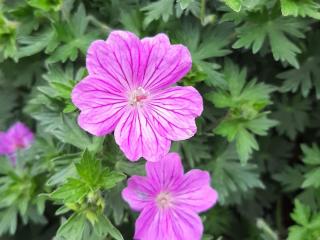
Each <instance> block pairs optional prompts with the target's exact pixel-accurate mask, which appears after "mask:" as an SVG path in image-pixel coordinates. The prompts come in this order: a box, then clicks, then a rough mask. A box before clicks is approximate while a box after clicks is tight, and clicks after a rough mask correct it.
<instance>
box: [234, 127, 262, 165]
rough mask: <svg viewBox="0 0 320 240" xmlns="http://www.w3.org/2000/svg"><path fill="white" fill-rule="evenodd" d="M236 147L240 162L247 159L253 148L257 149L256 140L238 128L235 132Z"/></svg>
mask: <svg viewBox="0 0 320 240" xmlns="http://www.w3.org/2000/svg"><path fill="white" fill-rule="evenodd" d="M236 147H237V152H238V154H239V157H240V161H241V163H242V164H245V163H246V162H247V161H248V159H249V158H250V156H251V154H252V152H253V150H259V145H258V143H257V140H256V139H255V137H254V136H253V135H252V134H250V133H249V132H248V131H247V130H245V129H239V131H238V132H237V136H236Z"/></svg>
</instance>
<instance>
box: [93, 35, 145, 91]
mask: <svg viewBox="0 0 320 240" xmlns="http://www.w3.org/2000/svg"><path fill="white" fill-rule="evenodd" d="M143 54H144V52H143V49H142V44H141V42H140V40H139V38H138V37H137V36H135V35H134V34H133V33H130V32H126V31H113V32H111V33H110V35H109V37H108V39H107V40H106V41H102V40H98V41H95V42H93V43H92V44H91V45H90V47H89V49H88V54H87V69H88V71H89V74H94V75H99V76H103V77H106V78H108V79H110V80H112V81H115V82H117V84H119V85H121V86H122V87H123V88H125V89H133V88H134V87H136V86H137V83H138V81H139V79H141V77H142V76H143V72H144V69H145V62H146V57H144V55H143Z"/></svg>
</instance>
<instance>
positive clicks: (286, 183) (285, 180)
mask: <svg viewBox="0 0 320 240" xmlns="http://www.w3.org/2000/svg"><path fill="white" fill-rule="evenodd" d="M273 178H274V179H275V180H277V181H279V182H280V184H281V185H282V187H283V189H284V191H287V192H291V191H295V190H298V189H300V187H301V185H302V182H303V180H304V177H303V168H302V166H300V165H297V166H294V167H290V166H287V167H286V168H285V169H283V170H281V171H280V172H279V173H277V174H274V175H273Z"/></svg>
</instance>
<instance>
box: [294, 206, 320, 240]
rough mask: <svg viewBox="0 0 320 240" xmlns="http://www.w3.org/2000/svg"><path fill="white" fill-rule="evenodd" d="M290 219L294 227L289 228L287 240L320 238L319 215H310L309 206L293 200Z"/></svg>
mask: <svg viewBox="0 0 320 240" xmlns="http://www.w3.org/2000/svg"><path fill="white" fill-rule="evenodd" d="M291 218H292V219H293V220H294V221H295V223H296V225H294V226H291V227H290V228H289V236H288V240H299V239H306V240H313V239H317V238H318V237H320V232H319V227H320V215H319V213H317V214H312V212H311V209H310V207H309V206H307V205H304V204H302V203H301V202H300V201H299V200H295V202H294V211H293V213H291Z"/></svg>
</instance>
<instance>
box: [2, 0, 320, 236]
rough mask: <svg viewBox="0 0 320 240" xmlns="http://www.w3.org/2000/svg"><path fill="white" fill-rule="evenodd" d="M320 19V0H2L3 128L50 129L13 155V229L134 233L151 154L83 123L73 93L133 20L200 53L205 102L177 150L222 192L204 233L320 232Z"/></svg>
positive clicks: (9, 227)
mask: <svg viewBox="0 0 320 240" xmlns="http://www.w3.org/2000/svg"><path fill="white" fill-rule="evenodd" d="M319 20H320V1H319V0H220V1H219V0H158V1H149V0H121V1H120V0H119V1H117V0H24V1H23V0H0V130H5V129H7V128H8V126H9V125H10V124H11V123H13V122H14V121H16V120H21V121H24V122H26V123H27V124H28V125H29V126H32V127H33V130H34V131H35V132H36V137H37V141H36V143H35V144H34V146H33V147H32V148H31V149H29V150H27V151H25V152H20V153H19V156H18V162H19V164H18V165H17V166H16V168H13V167H12V166H11V165H10V164H9V162H8V161H7V159H5V158H4V157H0V161H1V162H0V235H2V238H1V237H0V238H1V239H32V240H37V239H41V240H44V239H52V238H53V237H54V236H55V238H54V239H56V240H63V239H68V240H73V239H74V240H81V239H83V240H88V239H89V240H90V239H92V240H100V239H101V240H102V239H117V240H120V239H132V235H133V228H134V220H135V219H136V217H137V214H136V213H133V212H132V211H131V210H129V209H128V206H127V205H126V204H125V203H124V202H123V201H122V200H121V197H120V192H121V189H122V188H123V187H124V186H125V178H126V176H130V175H135V174H140V175H141V174H144V160H141V161H139V162H138V163H131V162H129V161H127V160H126V159H125V158H124V156H123V154H122V153H121V152H120V151H119V149H118V147H117V145H116V144H115V143H114V140H113V137H112V136H107V137H106V138H97V137H93V136H90V135H88V134H86V133H85V132H84V131H82V130H81V129H80V128H79V127H78V126H77V124H76V120H75V119H76V116H77V110H76V109H75V107H74V106H73V105H72V103H71V101H70V92H71V90H72V88H73V86H74V85H75V84H76V83H77V82H78V81H80V80H81V79H82V78H83V77H84V76H85V75H86V74H87V73H86V69H85V54H86V50H87V47H88V45H89V44H90V42H92V41H93V40H95V39H105V38H106V37H107V35H108V33H110V31H112V30H113V29H125V30H128V31H132V32H134V33H136V34H137V35H138V36H140V37H144V36H152V35H155V34H157V33H159V32H165V33H167V34H168V35H169V36H170V39H171V41H172V42H174V43H182V44H185V45H186V46H188V48H189V50H190V52H191V53H192V58H193V67H192V71H191V72H190V73H189V74H188V75H187V76H186V77H185V78H184V79H183V81H181V83H180V84H183V85H193V86H195V87H196V88H197V89H198V90H199V91H200V92H201V94H202V96H203V97H204V99H205V111H204V113H203V115H202V116H201V117H200V118H199V119H198V121H197V125H198V129H199V130H198V133H197V135H196V136H195V137H193V138H192V139H190V140H187V141H182V142H177V143H175V144H174V145H173V147H172V151H178V152H180V154H181V155H182V156H183V160H184V166H185V168H186V169H190V168H201V169H205V170H207V171H210V173H211V174H212V185H213V186H214V187H215V188H216V189H217V190H218V192H219V196H220V200H219V204H218V205H217V206H216V207H215V208H214V209H212V210H210V211H208V212H206V213H204V214H202V215H201V217H202V219H203V222H204V226H205V235H204V237H203V239H204V240H229V239H230V240H256V239H257V240H260V239H261V240H281V239H288V240H316V239H319V238H320V141H319V139H320V113H319V110H320V104H319V103H320V102H319V99H320V44H319V43H320V22H319ZM9 235H11V236H9Z"/></svg>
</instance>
